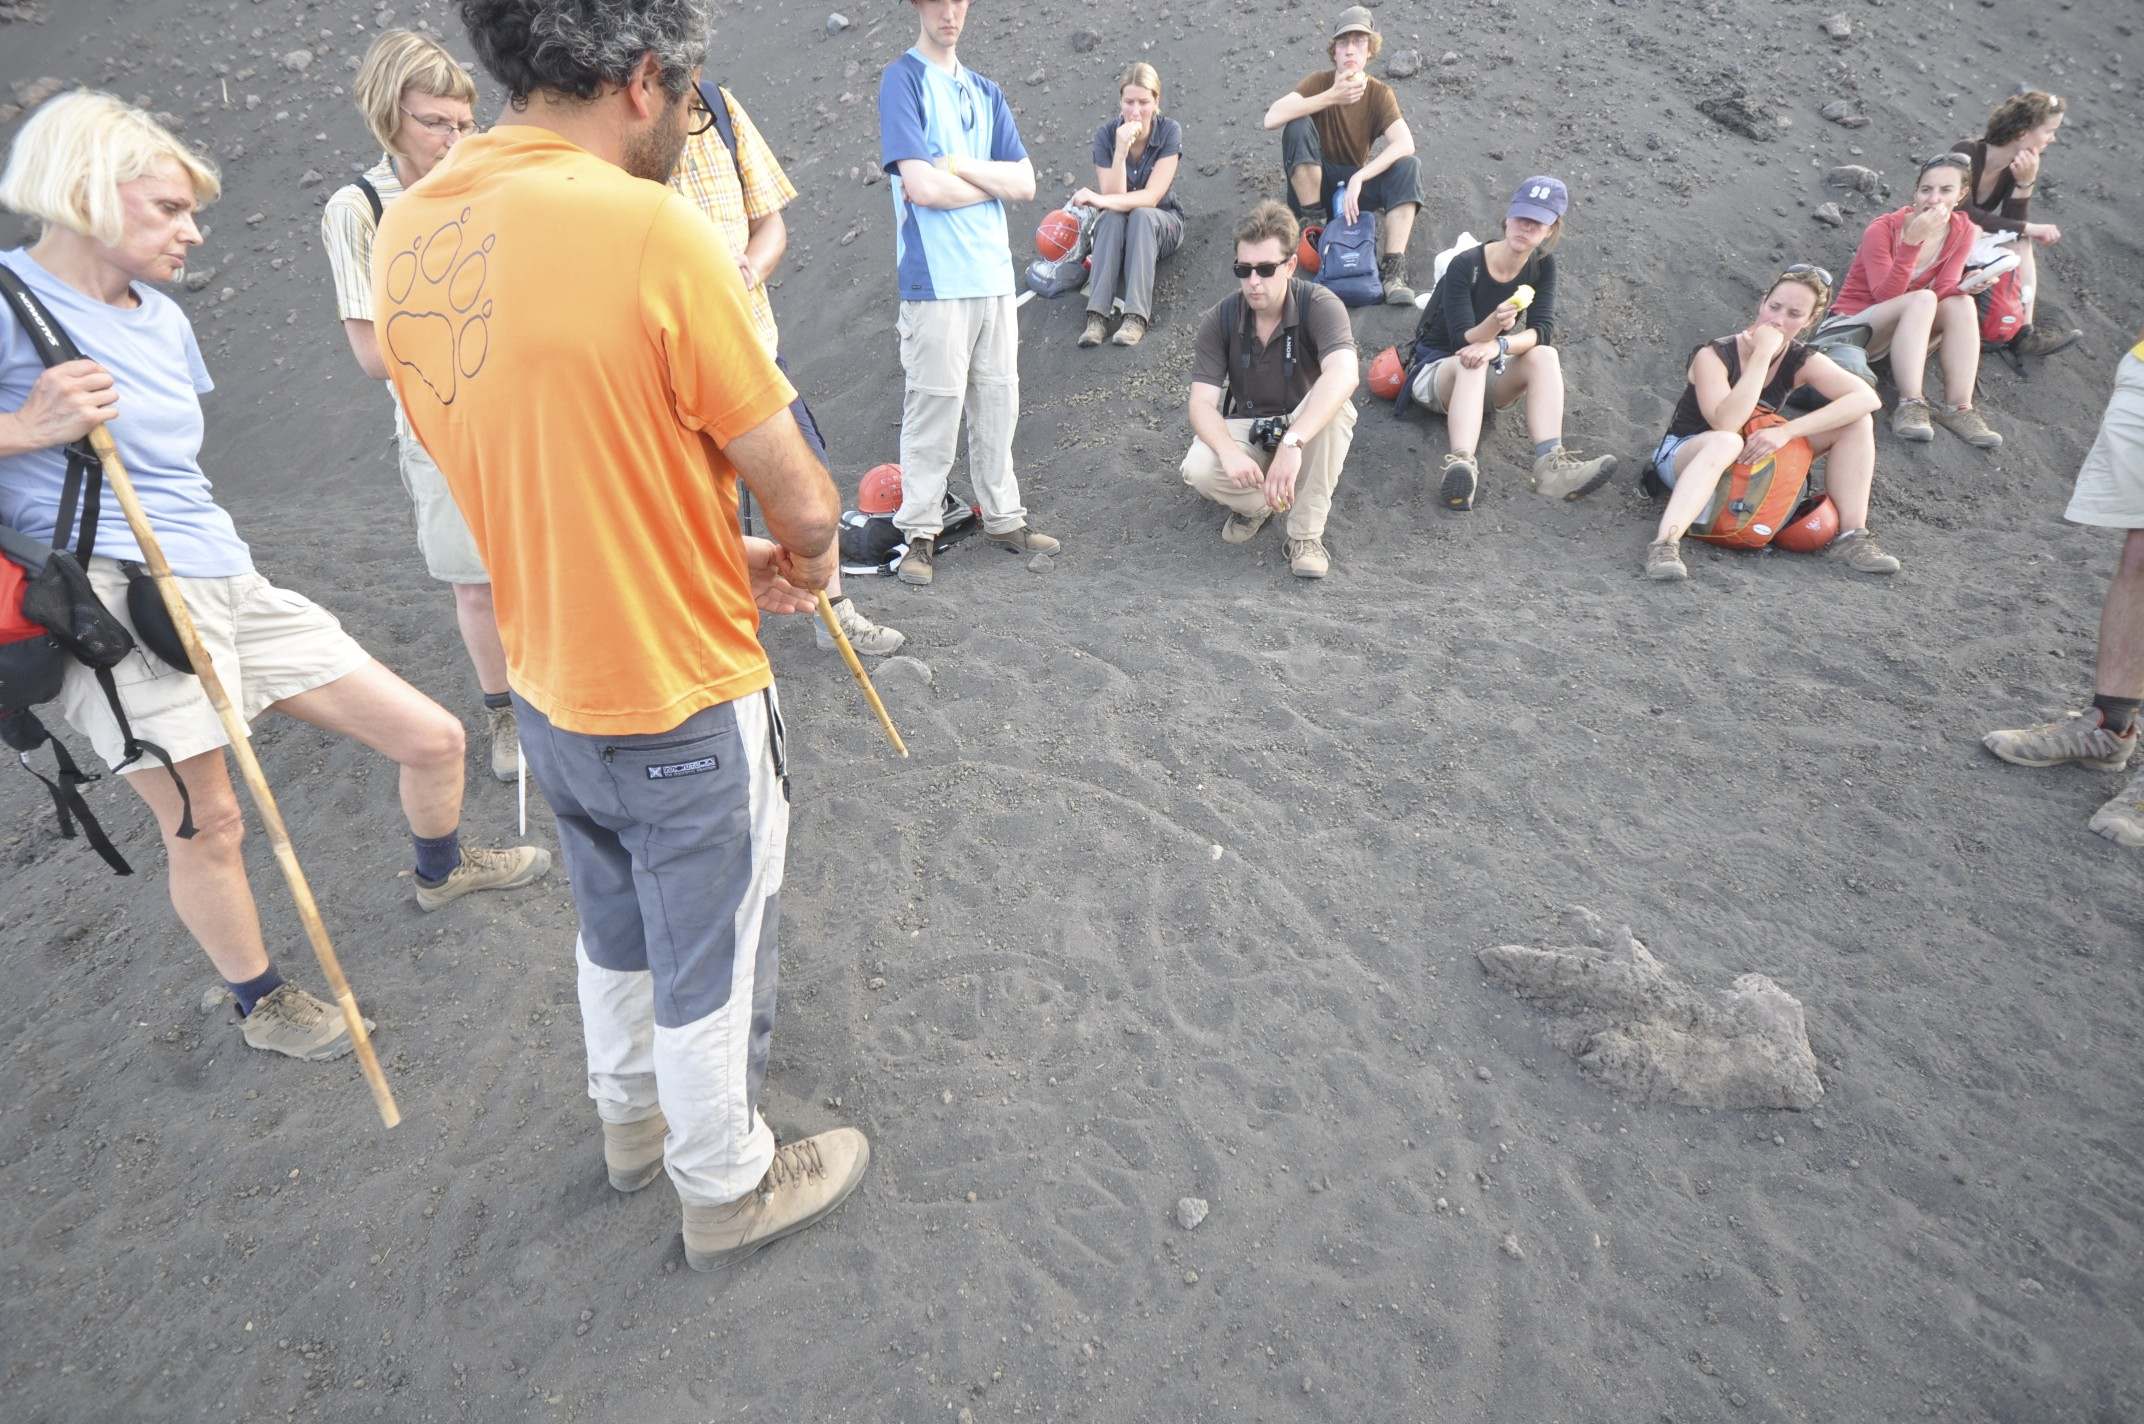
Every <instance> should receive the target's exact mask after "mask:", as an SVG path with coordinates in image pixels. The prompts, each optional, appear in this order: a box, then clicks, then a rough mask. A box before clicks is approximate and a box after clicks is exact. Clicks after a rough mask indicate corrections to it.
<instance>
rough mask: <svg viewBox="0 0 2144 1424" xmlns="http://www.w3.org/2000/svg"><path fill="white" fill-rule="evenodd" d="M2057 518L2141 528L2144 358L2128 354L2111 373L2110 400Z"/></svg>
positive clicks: (2143, 506)
mask: <svg viewBox="0 0 2144 1424" xmlns="http://www.w3.org/2000/svg"><path fill="white" fill-rule="evenodd" d="M2063 518H2065V519H2067V520H2069V521H2070V522H2071V523H2072V524H2096V525H2098V526H2100V527H2101V528H2103V529H2144V357H2140V356H2138V355H2137V353H2136V352H2134V351H2132V352H2130V353H2129V354H2128V355H2127V356H2124V357H2123V358H2122V364H2121V365H2119V366H2117V367H2115V370H2114V397H2113V399H2111V400H2109V401H2108V402H2107V414H2106V417H2105V418H2104V419H2102V420H2101V421H2100V422H2099V434H2098V435H2097V436H2096V437H2095V438H2094V439H2093V441H2092V448H2091V449H2090V450H2088V451H2086V452H2085V457H2084V466H2083V468H2081V469H2080V470H2078V471H2077V489H2076V492H2075V493H2073V494H2072V495H2071V496H2070V507H2069V508H2068V509H2067V510H2065V511H2063Z"/></svg>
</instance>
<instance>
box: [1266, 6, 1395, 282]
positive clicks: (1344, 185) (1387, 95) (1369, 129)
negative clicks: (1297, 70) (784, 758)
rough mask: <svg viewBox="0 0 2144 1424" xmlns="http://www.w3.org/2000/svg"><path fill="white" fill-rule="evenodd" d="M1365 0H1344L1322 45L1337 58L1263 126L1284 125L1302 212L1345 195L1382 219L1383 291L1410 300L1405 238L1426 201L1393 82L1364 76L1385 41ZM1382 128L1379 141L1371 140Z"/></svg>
mask: <svg viewBox="0 0 2144 1424" xmlns="http://www.w3.org/2000/svg"><path fill="white" fill-rule="evenodd" d="M1384 43H1385V41H1384V36H1382V35H1380V34H1378V33H1377V26H1376V23H1375V22H1374V21H1373V20H1371V18H1370V12H1369V10H1368V9H1366V8H1365V7H1363V6H1361V5H1350V6H1348V8H1347V9H1345V10H1342V11H1341V12H1340V18H1339V19H1338V20H1336V21H1335V22H1334V23H1333V38H1332V43H1331V44H1330V45H1329V46H1328V47H1327V52H1328V53H1329V54H1330V55H1331V56H1332V61H1333V67H1332V68H1331V69H1323V70H1320V71H1318V72H1317V73H1316V74H1313V75H1311V76H1310V77H1309V78H1307V79H1305V80H1304V81H1303V82H1302V83H1300V84H1298V85H1296V86H1295V88H1294V89H1292V90H1290V91H1289V92H1288V93H1286V94H1283V95H1281V96H1280V97H1279V98H1278V99H1275V100H1274V101H1273V106H1272V107H1271V108H1269V109H1267V110H1266V119H1265V126H1266V127H1267V128H1269V129H1279V130H1280V131H1281V164H1282V166H1283V167H1285V168H1286V169H1287V171H1288V191H1289V197H1290V198H1291V199H1292V200H1293V201H1294V204H1295V213H1296V218H1297V220H1298V221H1299V222H1305V223H1309V222H1324V221H1325V220H1326V219H1327V218H1328V217H1329V216H1330V215H1331V214H1332V210H1333V199H1334V197H1335V196H1336V195H1337V196H1339V197H1340V199H1341V204H1342V209H1341V210H1342V215H1343V216H1345V217H1346V218H1347V220H1348V221H1349V222H1353V221H1354V220H1355V219H1356V218H1357V217H1358V216H1359V215H1360V214H1361V213H1363V212H1364V211H1369V212H1373V213H1381V214H1383V215H1384V217H1383V221H1382V222H1380V223H1379V224H1378V240H1377V246H1378V259H1377V274H1378V276H1379V277H1381V278H1383V280H1384V284H1385V300H1386V301H1387V302H1389V303H1391V304H1392V305H1394V306H1406V305H1409V304H1411V303H1412V302H1413V301H1414V292H1413V291H1412V290H1411V289H1410V288H1409V287H1408V285H1407V239H1408V238H1410V237H1412V236H1413V235H1414V215H1415V213H1416V212H1417V211H1419V210H1420V208H1421V206H1422V174H1421V170H1420V168H1419V167H1418V165H1417V164H1416V163H1415V157H1414V134H1413V133H1412V132H1411V131H1409V129H1408V127H1407V121H1406V120H1405V119H1403V118H1401V117H1400V101H1399V98H1398V97H1397V96H1396V95H1394V94H1393V92H1392V86H1391V85H1389V84H1387V83H1385V82H1384V81H1383V80H1382V79H1372V78H1370V76H1369V74H1368V73H1367V70H1368V68H1369V64H1370V61H1371V60H1373V59H1375V58H1376V57H1377V52H1378V51H1379V50H1380V49H1382V48H1384ZM1380 138H1382V139H1383V140H1384V141H1385V146H1384V147H1383V148H1382V149H1379V150H1378V151H1377V152H1376V153H1375V154H1372V153H1371V151H1370V150H1371V147H1372V146H1373V145H1374V144H1375V143H1376V142H1377V140H1378V139H1380Z"/></svg>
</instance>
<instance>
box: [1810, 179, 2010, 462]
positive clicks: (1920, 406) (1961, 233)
mask: <svg viewBox="0 0 2144 1424" xmlns="http://www.w3.org/2000/svg"><path fill="white" fill-rule="evenodd" d="M1971 171H1972V160H1971V159H1969V158H1967V157H1966V156H1965V155H1963V154H1959V153H1946V154H1942V155H1940V156H1938V157H1935V158H1931V159H1929V160H1928V161H1927V162H1926V163H1924V164H1922V165H1921V171H1920V175H1919V176H1918V177H1917V178H1916V179H1915V180H1914V186H1913V201H1912V202H1911V203H1909V204H1908V205H1906V206H1905V207H1903V208H1900V209H1899V210H1898V211H1896V212H1890V213H1885V214H1884V215H1883V216H1882V217H1880V218H1878V219H1876V221H1874V222H1872V223H1870V224H1869V226H1868V231H1866V232H1864V233H1863V234H1862V235H1861V247H1860V250H1859V251H1857V252H1855V253H1854V263H1853V266H1851V267H1849V268H1848V269H1847V272H1846V282H1845V284H1844V285H1843V286H1841V287H1840V288H1839V297H1838V301H1837V302H1836V303H1835V304H1834V306H1833V308H1832V314H1831V315H1830V316H1829V317H1827V318H1826V319H1825V321H1824V324H1823V325H1822V326H1821V327H1819V328H1818V329H1817V338H1818V339H1817V343H1816V344H1817V345H1819V346H1822V345H1826V344H1828V343H1826V342H1825V341H1824V340H1823V338H1825V337H1827V336H1830V337H1837V336H1839V335H1841V334H1842V333H1846V332H1848V331H1850V330H1851V329H1852V328H1861V331H1859V332H1855V333H1853V334H1854V336H1855V337H1857V338H1858V339H1857V340H1855V342H1854V344H1857V345H1861V346H1864V347H1866V348H1867V351H1868V354H1869V359H1870V360H1872V361H1873V360H1876V359H1877V358H1879V357H1881V356H1883V355H1885V354H1886V353H1888V354H1889V355H1890V357H1891V375H1892V379H1894V380H1895V381H1897V383H1898V409H1897V410H1895V411H1893V412H1892V413H1891V433H1892V434H1893V435H1896V436H1897V437H1898V438H1899V439H1901V440H1912V441H1917V442H1921V443H1926V442H1927V441H1930V440H1933V439H1935V438H1936V432H1935V424H1934V422H1935V421H1940V422H1942V424H1943V425H1944V427H1945V428H1946V429H1949V430H1951V431H1953V432H1955V433H1956V434H1957V436H1958V437H1959V438H1960V439H1961V440H1963V441H1965V443H1966V444H1968V445H1971V446H1974V447H1975V448H1977V449H1981V450H1993V449H1995V448H1996V447H1998V446H2000V445H2001V444H2002V443H2003V438H2002V436H2000V435H1998V434H1996V433H1995V431H1993V430H1991V429H1990V428H1989V427H1988V423H1987V421H1985V420H1983V419H1981V416H1980V412H1979V411H1977V410H1975V409H1973V383H1974V381H1975V380H1976V379H1978V377H1979V375H1980V311H1979V308H1977V307H1976V306H1975V305H1974V304H1973V296H1974V294H1975V293H1976V292H1977V291H1979V289H1980V288H1981V287H1982V286H1984V285H1986V283H1985V282H1984V281H1982V280H1981V279H1978V278H1976V279H1974V281H1973V282H1972V283H1970V284H1966V283H1962V282H1961V280H1960V279H1961V277H1962V276H1963V274H1964V272H1965V257H1966V254H1967V253H1968V252H1970V251H1971V250H1972V247H1973V240H1974V238H1975V237H1976V236H1977V235H1978V233H1979V231H1980V230H1979V228H1978V227H1976V226H1975V225H1974V222H1973V220H1972V219H1971V218H1969V217H1967V216H1966V215H1965V214H1964V213H1961V212H1959V211H1958V204H1959V203H1960V201H1962V200H1963V199H1964V197H1965V184H1966V175H1967V174H1968V173H1970V172H1971ZM1931 347H1933V348H1937V352H1938V355H1939V356H1940V358H1941V360H1942V363H1943V395H1944V401H1945V403H1944V404H1942V405H1938V406H1931V405H1930V404H1929V402H1928V400H1927V398H1926V397H1925V396H1924V395H1922V383H1923V381H1924V380H1925V379H1926V368H1927V365H1928V352H1929V349H1930V348H1931Z"/></svg>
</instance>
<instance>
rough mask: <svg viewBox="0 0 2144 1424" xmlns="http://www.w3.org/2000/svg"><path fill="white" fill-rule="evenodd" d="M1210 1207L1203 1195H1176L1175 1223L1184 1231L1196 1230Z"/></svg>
mask: <svg viewBox="0 0 2144 1424" xmlns="http://www.w3.org/2000/svg"><path fill="white" fill-rule="evenodd" d="M1211 1210H1212V1208H1210V1207H1209V1206H1207V1205H1206V1198H1204V1197H1178V1198H1177V1199H1176V1224H1177V1225H1178V1226H1181V1227H1182V1228H1184V1230H1186V1231H1192V1230H1196V1229H1197V1227H1198V1224H1199V1223H1200V1222H1202V1221H1204V1220H1205V1219H1206V1216H1207V1213H1208V1212H1210V1211H1211Z"/></svg>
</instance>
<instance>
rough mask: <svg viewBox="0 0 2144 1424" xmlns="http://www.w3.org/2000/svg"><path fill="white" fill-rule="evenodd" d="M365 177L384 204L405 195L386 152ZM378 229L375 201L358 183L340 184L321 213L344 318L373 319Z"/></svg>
mask: <svg viewBox="0 0 2144 1424" xmlns="http://www.w3.org/2000/svg"><path fill="white" fill-rule="evenodd" d="M365 179H366V181H367V182H369V183H371V184H372V186H373V188H374V189H375V190H376V191H377V192H378V193H379V195H380V205H381V206H382V207H385V206H386V205H387V204H389V203H391V202H393V201H394V200H395V199H397V198H399V197H401V196H402V180H401V179H400V178H397V177H396V176H395V165H394V160H393V159H391V158H388V157H386V156H384V155H383V156H382V157H381V159H380V161H379V162H378V163H377V164H376V165H374V166H373V167H372V168H370V169H367V170H366V172H365ZM378 230H379V224H378V223H376V222H375V221H373V217H372V204H371V203H370V202H369V201H367V200H366V198H365V194H364V190H363V189H361V188H359V187H358V186H357V185H356V184H355V183H350V184H346V185H345V186H343V187H341V188H337V189H336V190H335V193H334V196H332V197H330V198H329V199H328V205H327V209H326V211H324V212H322V213H321V214H320V245H321V246H322V247H324V248H326V249H327V254H328V266H330V267H332V268H333V269H334V270H335V314H336V316H338V317H339V318H341V319H342V320H344V321H370V320H372V236H373V234H374V233H375V232H377V231H378Z"/></svg>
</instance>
